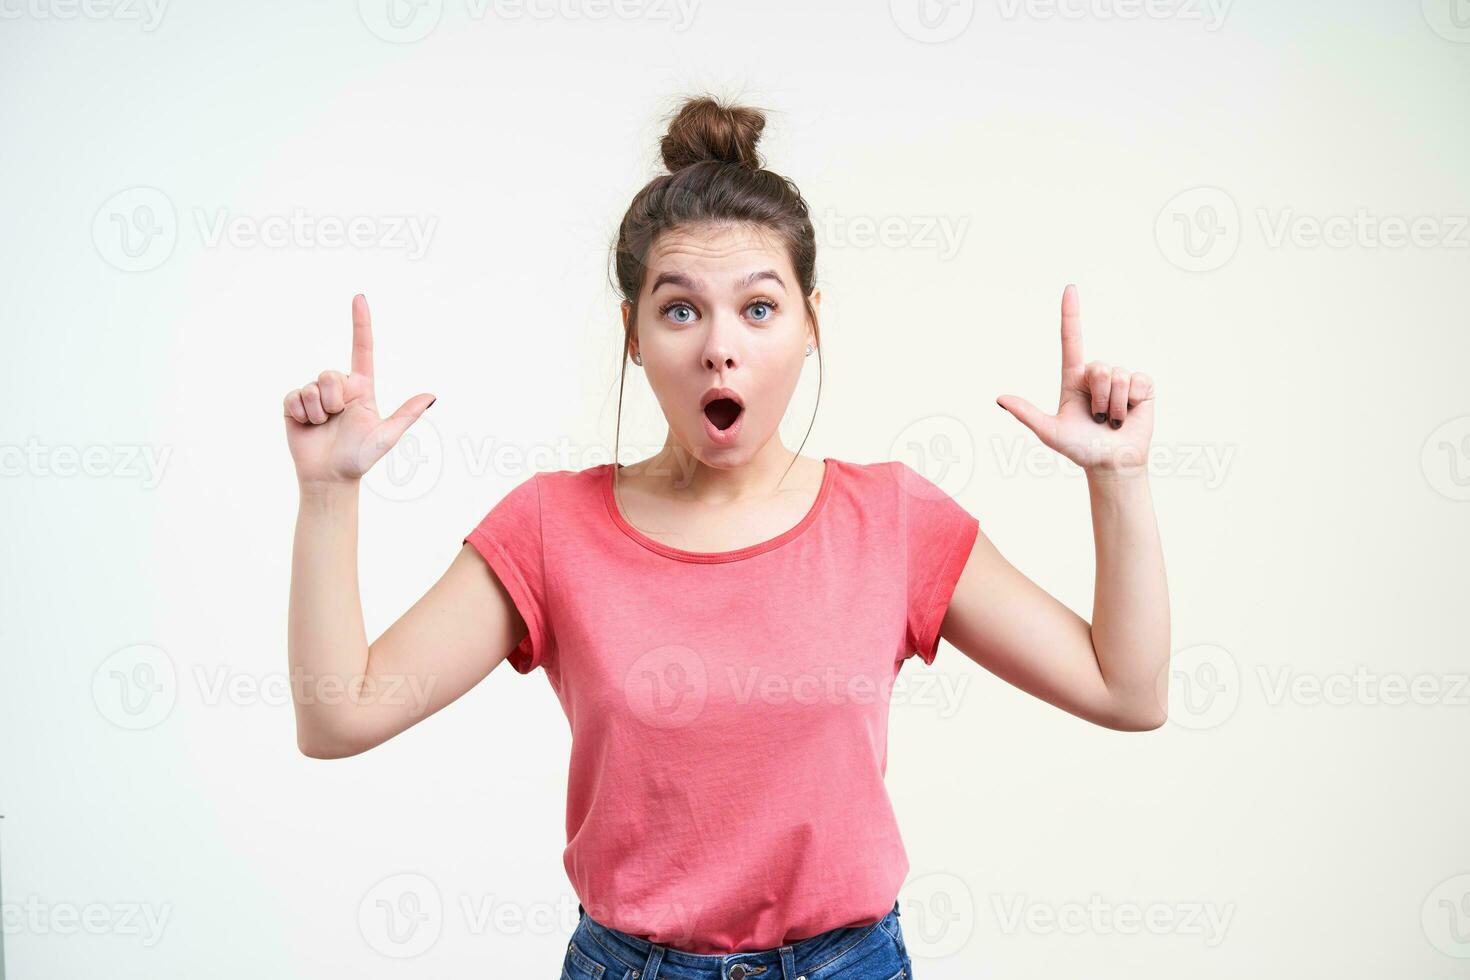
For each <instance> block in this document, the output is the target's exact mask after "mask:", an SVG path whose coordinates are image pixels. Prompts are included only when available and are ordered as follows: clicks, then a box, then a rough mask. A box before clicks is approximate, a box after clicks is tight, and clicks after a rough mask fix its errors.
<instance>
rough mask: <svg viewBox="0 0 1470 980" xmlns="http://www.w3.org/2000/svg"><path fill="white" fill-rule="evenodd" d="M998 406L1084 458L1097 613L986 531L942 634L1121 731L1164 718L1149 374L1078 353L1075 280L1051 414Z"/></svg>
mask: <svg viewBox="0 0 1470 980" xmlns="http://www.w3.org/2000/svg"><path fill="white" fill-rule="evenodd" d="M996 401H997V403H998V404H999V405H1000V406H1001V407H1002V408H1004V409H1006V410H1007V411H1009V412H1010V413H1011V414H1013V415H1014V416H1016V418H1017V419H1019V420H1020V421H1021V423H1022V424H1023V425H1025V426H1026V427H1027V428H1029V429H1030V430H1031V431H1032V432H1034V433H1036V435H1037V437H1038V438H1039V439H1040V440H1041V441H1042V442H1043V443H1044V444H1045V445H1047V446H1048V447H1050V448H1052V449H1054V450H1055V451H1057V452H1059V453H1061V454H1062V455H1063V456H1066V457H1067V458H1068V459H1070V460H1072V461H1073V462H1074V463H1076V464H1077V465H1079V466H1081V467H1083V469H1084V470H1085V471H1086V474H1087V487H1088V493H1089V495H1090V497H1091V502H1092V528H1093V540H1094V549H1095V556H1096V563H1097V564H1096V567H1097V574H1096V583H1095V586H1094V593H1093V621H1092V623H1091V624H1089V623H1088V622H1087V621H1086V620H1084V619H1083V618H1082V617H1081V616H1079V615H1077V614H1076V613H1075V612H1073V611H1072V610H1071V609H1069V608H1067V607H1066V606H1065V605H1064V604H1062V603H1061V602H1060V601H1058V600H1057V599H1056V598H1054V597H1053V596H1052V595H1050V594H1049V593H1047V592H1046V591H1045V590H1044V589H1042V588H1041V587H1040V586H1038V585H1037V584H1036V583H1035V582H1033V581H1031V580H1030V579H1029V578H1027V577H1026V576H1025V575H1023V574H1022V573H1021V572H1020V571H1018V570H1017V569H1016V568H1015V566H1013V565H1011V564H1010V562H1008V561H1006V559H1005V558H1003V557H1002V556H1001V554H1000V552H999V551H997V550H996V548H995V545H994V544H992V543H991V541H990V539H989V538H988V537H986V535H985V534H984V533H983V532H982V533H980V534H979V535H978V536H977V537H976V540H975V544H974V547H973V548H972V550H971V553H970V557H969V559H968V561H967V562H966V564H965V568H964V570H963V571H962V572H961V573H960V578H959V582H958V583H957V584H956V586H955V591H954V595H953V597H952V598H951V600H950V604H949V608H948V611H947V612H946V614H945V617H944V622H943V624H942V625H941V627H940V635H941V636H943V637H944V638H945V639H947V640H949V642H950V643H952V644H954V646H955V647H956V648H957V649H959V650H960V651H961V652H963V653H964V654H965V655H966V656H968V657H970V658H971V659H972V660H974V661H975V662H976V663H978V664H980V665H981V666H983V667H985V668H986V669H987V670H989V671H991V672H992V673H994V674H995V675H996V676H998V677H1000V678H1002V679H1003V680H1005V681H1008V682H1009V683H1011V684H1014V685H1015V686H1016V687H1019V688H1021V689H1022V690H1024V691H1027V692H1028V693H1030V694H1033V695H1035V696H1036V697H1039V698H1041V699H1043V700H1045V701H1047V702H1049V703H1051V704H1054V705H1056V706H1057V707H1059V708H1062V709H1063V710H1065V711H1068V712H1071V713H1072V714H1074V715H1077V716H1078V717H1080V718H1084V719H1086V720H1088V721H1091V722H1094V723H1096V724H1098V725H1103V726H1105V727H1107V728H1113V729H1118V730H1120V731H1145V730H1149V729H1154V728H1158V727H1159V726H1160V725H1162V724H1163V723H1164V721H1165V719H1166V717H1167V715H1168V674H1167V668H1168V663H1169V591H1168V582H1167V580H1166V578H1165V574H1164V557H1163V549H1162V546H1161V544H1160V541H1159V532H1158V524H1157V521H1156V520H1155V517H1154V510H1153V499H1152V497H1151V495H1150V493H1149V485H1148V469H1147V461H1148V446H1149V440H1150V438H1151V437H1152V434H1153V411H1154V391H1153V382H1152V381H1151V380H1150V379H1149V377H1148V376H1147V375H1145V374H1142V373H1131V374H1130V373H1129V372H1128V371H1127V370H1126V369H1124V368H1109V367H1108V365H1106V364H1104V363H1102V362H1100V361H1093V362H1091V363H1089V364H1084V363H1083V361H1082V326H1081V318H1080V313H1079V304H1078V300H1077V289H1076V287H1075V286H1068V287H1067V288H1066V290H1065V291H1064V292H1063V293H1062V386H1061V397H1060V400H1059V404H1058V406H1057V412H1056V414H1055V415H1048V414H1046V413H1044V412H1042V411H1041V410H1039V409H1038V408H1036V407H1035V406H1034V405H1032V404H1031V403H1030V402H1028V401H1026V400H1025V399H1023V398H1017V397H1016V396H1014V395H1003V396H1001V397H1000V398H998V399H997V400H996Z"/></svg>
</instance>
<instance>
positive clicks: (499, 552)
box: [464, 474, 551, 674]
mask: <svg viewBox="0 0 1470 980" xmlns="http://www.w3.org/2000/svg"><path fill="white" fill-rule="evenodd" d="M464 541H466V542H468V543H469V544H471V545H473V546H474V548H475V550H476V551H478V552H479V553H480V555H481V556H482V557H483V558H484V559H485V561H486V562H487V563H489V565H490V568H491V569H492V570H493V571H494V572H495V577H496V578H498V579H500V582H501V584H502V585H504V586H505V591H506V592H508V593H510V598H511V600H512V601H513V602H514V603H515V606H516V609H517V610H518V611H519V612H520V614H521V618H522V619H524V620H525V621H526V636H525V639H523V640H521V642H520V644H519V645H518V646H517V647H516V648H515V649H514V650H512V651H511V652H510V655H509V657H508V659H509V660H510V664H511V666H512V667H514V668H515V670H516V672H517V673H521V674H528V673H530V672H531V671H533V670H535V669H536V667H537V666H538V665H539V664H540V663H541V662H542V660H543V659H544V657H545V656H546V651H547V648H548V646H549V645H550V643H551V638H550V636H551V633H550V622H549V619H548V617H547V615H546V561H545V555H544V553H543V550H542V542H543V537H542V534H541V485H540V483H539V482H538V477H537V475H534V474H533V475H532V476H531V477H530V478H529V479H527V480H525V481H523V482H522V483H520V484H519V485H517V486H516V487H514V488H513V489H512V490H511V491H510V492H509V493H507V494H506V495H505V496H504V497H502V498H501V500H500V502H499V503H497V504H496V505H495V506H494V507H493V508H491V510H490V513H488V514H486V515H485V517H484V519H483V520H481V521H480V523H479V524H478V525H477V526H476V527H475V528H474V529H473V530H472V531H470V533H469V534H468V535H466V536H465V538H464Z"/></svg>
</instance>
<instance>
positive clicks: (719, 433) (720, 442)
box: [699, 388, 745, 446]
mask: <svg viewBox="0 0 1470 980" xmlns="http://www.w3.org/2000/svg"><path fill="white" fill-rule="evenodd" d="M720 398H728V399H730V400H731V401H732V402H734V403H735V404H737V405H739V406H740V414H739V415H737V416H735V421H734V422H732V423H731V424H730V427H729V428H728V429H720V428H718V427H716V426H715V424H714V423H713V422H711V421H710V420H709V416H708V415H705V416H704V431H705V434H706V435H708V436H709V441H710V442H712V443H714V444H715V445H716V446H729V445H733V444H734V442H735V440H736V439H738V438H739V437H740V428H741V426H742V425H743V424H744V423H745V399H744V398H741V397H740V392H738V391H736V390H735V389H734V388H711V389H709V390H708V391H706V392H705V393H704V395H703V396H701V397H700V399H699V411H700V414H701V415H703V414H704V409H705V407H706V406H707V405H709V403H710V402H712V401H715V400H716V399H720Z"/></svg>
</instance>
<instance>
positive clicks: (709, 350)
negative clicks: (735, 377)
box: [704, 316, 740, 371]
mask: <svg viewBox="0 0 1470 980" xmlns="http://www.w3.org/2000/svg"><path fill="white" fill-rule="evenodd" d="M739 331H740V324H738V323H731V322H729V318H728V317H725V316H715V317H712V318H711V322H710V328H709V333H708V334H706V335H705V338H704V366H705V369H706V370H709V371H724V370H729V369H730V368H733V367H736V366H738V364H739V362H740V358H739V357H738V356H737V355H736V351H735V344H736V338H737V337H738V336H739Z"/></svg>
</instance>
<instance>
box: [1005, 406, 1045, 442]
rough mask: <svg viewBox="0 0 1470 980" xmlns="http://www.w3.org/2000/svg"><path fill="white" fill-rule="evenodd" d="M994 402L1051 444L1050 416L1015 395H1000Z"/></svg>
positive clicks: (1043, 440) (1042, 439)
mask: <svg viewBox="0 0 1470 980" xmlns="http://www.w3.org/2000/svg"><path fill="white" fill-rule="evenodd" d="M995 403H996V404H997V405H999V406H1000V407H1001V408H1003V409H1005V410H1006V411H1007V412H1010V413H1011V414H1012V415H1014V416H1015V417H1016V418H1017V420H1019V421H1020V423H1021V424H1022V425H1024V426H1025V427H1026V428H1028V429H1030V430H1031V431H1032V432H1034V433H1036V435H1037V437H1038V438H1040V439H1041V441H1042V442H1044V443H1046V444H1047V445H1051V422H1052V419H1051V416H1049V415H1047V414H1046V413H1045V412H1043V411H1042V410H1041V409H1039V408H1037V407H1036V406H1035V405H1033V404H1031V403H1030V402H1028V401H1027V400H1026V399H1024V398H1021V397H1018V396H1016V395H1001V396H1000V397H999V398H997V399H996V400H995Z"/></svg>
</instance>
